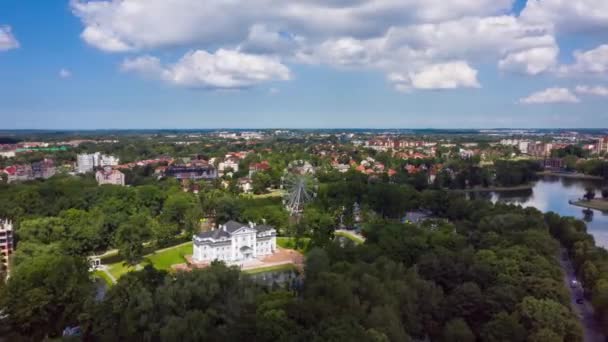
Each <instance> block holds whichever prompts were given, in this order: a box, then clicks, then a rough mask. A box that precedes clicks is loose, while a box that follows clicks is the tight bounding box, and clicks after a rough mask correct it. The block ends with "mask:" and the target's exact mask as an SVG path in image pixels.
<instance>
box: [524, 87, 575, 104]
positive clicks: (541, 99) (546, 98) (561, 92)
mask: <svg viewBox="0 0 608 342" xmlns="http://www.w3.org/2000/svg"><path fill="white" fill-rule="evenodd" d="M578 102H580V100H579V99H578V97H576V96H575V95H574V94H573V93H572V92H571V91H570V89H568V88H548V89H545V90H543V91H539V92H536V93H532V94H531V95H530V96H528V97H525V98H523V99H520V100H519V103H522V104H545V103H578Z"/></svg>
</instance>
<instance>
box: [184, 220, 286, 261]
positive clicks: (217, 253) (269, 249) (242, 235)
mask: <svg viewBox="0 0 608 342" xmlns="http://www.w3.org/2000/svg"><path fill="white" fill-rule="evenodd" d="M276 236H277V233H276V230H275V229H274V228H273V227H270V226H266V225H256V224H255V223H249V224H248V225H247V224H243V223H239V222H235V221H229V222H226V223H225V224H223V225H220V226H219V227H218V229H216V230H212V231H208V232H204V233H199V234H196V235H194V237H193V242H194V247H193V249H194V250H193V253H192V260H193V261H195V262H210V261H214V260H218V261H224V262H226V263H239V262H243V261H247V260H253V259H255V258H258V257H261V256H265V255H269V254H272V253H274V252H275V251H276V249H277V237H276Z"/></svg>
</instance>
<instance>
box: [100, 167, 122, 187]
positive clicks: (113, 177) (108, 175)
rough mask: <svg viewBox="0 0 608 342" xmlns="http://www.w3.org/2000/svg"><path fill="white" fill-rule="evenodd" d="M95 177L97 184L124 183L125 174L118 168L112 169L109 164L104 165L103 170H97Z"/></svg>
mask: <svg viewBox="0 0 608 342" xmlns="http://www.w3.org/2000/svg"><path fill="white" fill-rule="evenodd" d="M95 179H96V180H97V184H99V185H104V184H112V185H120V186H124V185H125V174H124V173H122V172H120V171H118V170H113V169H112V167H110V166H106V167H104V168H103V170H99V171H97V172H96V173H95Z"/></svg>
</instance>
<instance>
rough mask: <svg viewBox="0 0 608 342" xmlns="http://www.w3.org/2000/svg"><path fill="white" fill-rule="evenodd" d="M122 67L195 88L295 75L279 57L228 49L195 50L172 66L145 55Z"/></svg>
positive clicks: (240, 85)
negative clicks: (211, 51)
mask: <svg viewBox="0 0 608 342" xmlns="http://www.w3.org/2000/svg"><path fill="white" fill-rule="evenodd" d="M122 69H123V70H124V71H133V72H137V73H140V74H142V75H144V76H147V77H152V78H157V79H159V80H162V81H165V82H167V83H169V84H172V85H175V86H182V87H191V88H211V89H230V88H245V87H250V86H253V85H256V84H258V83H262V82H268V81H285V80H289V79H290V78H291V74H290V71H289V69H288V68H287V67H286V66H285V65H283V64H281V63H280V62H279V61H278V60H277V59H275V58H271V57H266V56H258V55H251V54H245V53H241V52H238V51H234V50H224V49H219V50H217V51H216V52H215V53H209V52H207V51H203V50H196V51H191V52H188V53H187V54H186V55H184V56H183V57H182V58H181V59H180V60H179V61H178V62H177V63H174V64H171V65H163V64H162V63H161V61H160V60H159V59H158V58H156V57H152V56H141V57H137V58H134V59H127V60H125V61H124V62H123V64H122Z"/></svg>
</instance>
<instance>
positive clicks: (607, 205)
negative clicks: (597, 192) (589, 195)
mask: <svg viewBox="0 0 608 342" xmlns="http://www.w3.org/2000/svg"><path fill="white" fill-rule="evenodd" d="M569 202H570V204H572V205H575V206H577V207H582V208H588V209H596V210H600V211H607V212H608V200H604V199H592V200H590V201H585V200H580V201H569Z"/></svg>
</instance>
